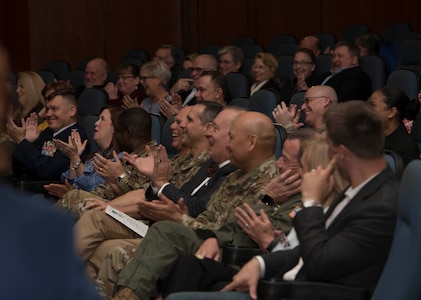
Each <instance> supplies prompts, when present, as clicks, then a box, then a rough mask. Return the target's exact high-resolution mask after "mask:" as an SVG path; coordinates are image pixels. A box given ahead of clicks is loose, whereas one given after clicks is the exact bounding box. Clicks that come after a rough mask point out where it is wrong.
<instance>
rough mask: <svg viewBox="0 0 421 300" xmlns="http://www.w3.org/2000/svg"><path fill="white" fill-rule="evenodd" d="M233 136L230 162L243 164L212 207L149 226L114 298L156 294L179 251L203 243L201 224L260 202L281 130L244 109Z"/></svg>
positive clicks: (215, 224)
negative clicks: (191, 215)
mask: <svg viewBox="0 0 421 300" xmlns="http://www.w3.org/2000/svg"><path fill="white" fill-rule="evenodd" d="M229 137H230V138H229V142H228V145H227V149H228V152H229V153H230V163H231V165H233V166H234V167H237V168H239V170H237V171H235V172H233V173H231V174H230V175H229V176H228V177H227V178H226V180H225V181H224V182H223V184H222V185H221V186H220V187H219V189H218V191H217V192H215V193H214V194H213V195H212V197H211V199H210V200H209V202H208V205H207V209H206V210H205V211H204V212H203V213H202V214H200V215H199V216H197V217H196V218H194V219H193V218H192V217H190V216H188V215H187V214H184V215H182V217H181V219H180V220H179V221H178V222H174V221H161V222H158V223H155V224H153V225H152V226H151V227H150V228H149V231H148V233H147V235H146V236H145V238H144V240H143V242H142V243H141V244H140V246H139V247H138V248H137V250H136V252H135V256H134V258H133V259H132V260H131V261H130V262H129V263H128V265H127V266H126V267H124V268H123V270H122V271H121V273H120V275H119V277H118V280H117V283H116V288H117V289H118V293H117V294H116V296H115V298H114V299H139V298H140V299H147V298H148V297H150V296H151V294H152V292H153V290H154V288H155V286H156V282H157V280H158V278H159V277H160V276H163V275H164V274H166V273H167V272H168V271H169V270H170V268H171V266H172V265H173V263H174V262H175V261H176V260H177V259H178V257H179V255H181V254H183V253H185V254H187V253H194V252H195V251H196V250H197V249H198V248H199V246H200V245H201V243H202V241H203V239H204V238H205V237H204V236H201V235H200V232H202V230H201V229H217V228H219V227H220V226H221V225H222V224H224V223H225V222H226V221H227V220H229V219H231V218H232V217H233V214H234V208H235V207H236V206H239V205H241V204H243V203H254V202H255V201H256V199H257V197H258V195H259V194H261V192H262V190H263V187H264V186H265V185H266V184H267V182H269V181H270V179H272V178H273V177H274V176H276V173H277V172H276V167H275V161H274V151H275V140H276V135H275V131H274V128H273V124H272V122H271V121H270V119H269V118H268V117H266V116H265V115H263V114H261V113H257V112H245V113H243V114H241V115H240V116H239V117H237V119H236V120H235V121H234V123H233V124H232V126H231V128H230V130H229ZM196 229H197V230H196ZM194 230H196V231H194ZM169 245H171V246H169ZM175 245H177V246H175Z"/></svg>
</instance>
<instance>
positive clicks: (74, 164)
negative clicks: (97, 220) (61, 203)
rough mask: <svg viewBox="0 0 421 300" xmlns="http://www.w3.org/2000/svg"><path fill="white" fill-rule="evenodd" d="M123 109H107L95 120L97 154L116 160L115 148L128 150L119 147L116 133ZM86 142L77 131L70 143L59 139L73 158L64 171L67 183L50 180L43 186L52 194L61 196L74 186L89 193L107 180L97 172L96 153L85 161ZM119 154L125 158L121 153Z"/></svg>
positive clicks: (70, 137)
mask: <svg viewBox="0 0 421 300" xmlns="http://www.w3.org/2000/svg"><path fill="white" fill-rule="evenodd" d="M121 112H122V109H121V108H119V107H109V108H104V109H103V110H102V112H101V114H100V115H99V118H98V121H96V122H95V131H94V136H93V140H94V141H95V143H96V144H97V145H98V148H99V150H98V153H99V154H100V155H102V156H104V157H105V158H108V159H114V156H113V151H117V152H121V151H124V150H125V149H120V148H119V147H118V146H117V145H116V142H115V140H114V132H115V131H116V130H118V126H117V125H118V124H117V121H118V117H119V116H120V114H121ZM87 142H88V141H87V140H85V141H82V140H81V138H80V134H79V133H78V132H76V131H74V132H71V135H70V136H69V139H68V142H67V143H66V142H64V141H57V144H58V146H59V149H61V150H60V151H61V152H62V153H63V154H64V155H66V156H67V157H68V158H69V159H70V166H69V169H68V170H67V171H66V172H64V173H63V174H61V181H62V182H64V184H58V183H51V184H48V185H45V186H44V188H45V189H46V190H47V191H48V193H49V194H50V195H53V196H56V197H58V198H61V197H63V196H64V195H65V194H66V193H67V192H68V191H69V190H71V189H73V188H75V189H82V190H85V191H88V192H90V191H92V190H93V189H94V188H96V187H97V186H98V185H99V184H101V183H104V181H105V179H104V178H103V177H102V176H101V175H99V174H98V173H97V172H96V170H95V168H94V166H93V163H94V159H93V154H91V155H88V157H87V158H85V157H84V159H85V160H82V153H83V151H84V150H85V147H86V144H87ZM119 156H120V157H122V154H121V155H120V154H119Z"/></svg>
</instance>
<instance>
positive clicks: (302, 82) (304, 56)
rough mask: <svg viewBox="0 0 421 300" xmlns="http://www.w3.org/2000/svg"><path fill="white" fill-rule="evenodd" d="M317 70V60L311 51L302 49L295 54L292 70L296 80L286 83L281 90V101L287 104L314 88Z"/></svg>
mask: <svg viewBox="0 0 421 300" xmlns="http://www.w3.org/2000/svg"><path fill="white" fill-rule="evenodd" d="M315 68H316V58H315V56H314V54H313V52H311V51H310V50H309V49H307V48H300V49H298V50H297V51H296V52H295V54H294V61H293V65H292V70H293V72H294V75H295V78H294V79H293V80H292V81H287V82H285V84H284V85H282V87H281V89H280V95H281V100H282V101H284V102H285V103H286V104H288V103H289V101H290V99H291V97H292V96H293V95H294V94H296V93H297V92H301V91H306V90H308V88H309V87H311V86H313V84H314V81H315V76H314V75H313V71H314V69H315Z"/></svg>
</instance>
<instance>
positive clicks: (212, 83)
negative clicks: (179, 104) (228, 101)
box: [194, 71, 227, 105]
mask: <svg viewBox="0 0 421 300" xmlns="http://www.w3.org/2000/svg"><path fill="white" fill-rule="evenodd" d="M195 85H196V89H197V92H196V93H195V94H194V97H195V98H196V101H197V102H201V101H210V102H216V103H219V104H221V105H225V95H226V93H227V82H226V79H225V77H224V76H223V75H222V74H221V73H220V72H218V71H203V72H202V74H201V75H200V76H199V78H198V79H197V81H196V84H195Z"/></svg>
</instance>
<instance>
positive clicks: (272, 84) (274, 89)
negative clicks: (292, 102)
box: [260, 79, 281, 104]
mask: <svg viewBox="0 0 421 300" xmlns="http://www.w3.org/2000/svg"><path fill="white" fill-rule="evenodd" d="M260 90H269V91H272V92H274V93H275V96H276V102H277V103H278V104H280V103H281V94H280V91H279V85H277V84H276V83H275V81H273V79H270V80H269V81H268V82H266V83H265V84H264V85H263V86H262V87H261V88H260Z"/></svg>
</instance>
